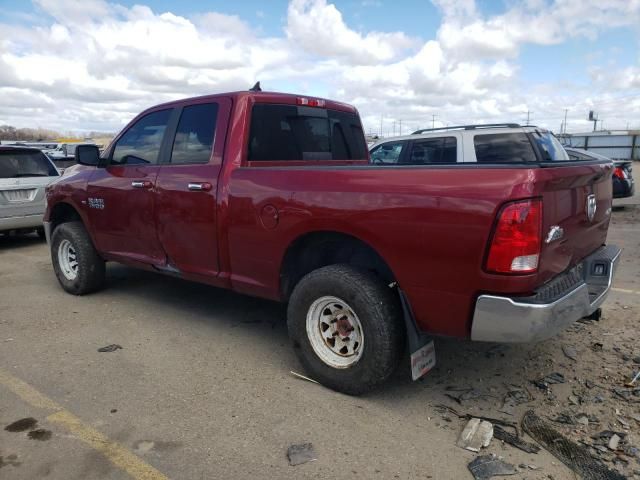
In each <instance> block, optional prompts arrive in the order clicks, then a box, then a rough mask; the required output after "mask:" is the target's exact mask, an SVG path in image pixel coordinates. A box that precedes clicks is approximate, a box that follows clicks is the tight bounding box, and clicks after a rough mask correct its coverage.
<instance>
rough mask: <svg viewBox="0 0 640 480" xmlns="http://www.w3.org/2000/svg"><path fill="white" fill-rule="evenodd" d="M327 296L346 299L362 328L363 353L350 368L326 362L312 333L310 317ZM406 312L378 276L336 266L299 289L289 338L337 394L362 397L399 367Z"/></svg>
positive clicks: (316, 375) (304, 280)
mask: <svg viewBox="0 0 640 480" xmlns="http://www.w3.org/2000/svg"><path fill="white" fill-rule="evenodd" d="M325 296H335V297H337V298H339V299H342V300H344V301H345V302H346V303H347V304H348V306H349V307H350V308H351V310H353V312H354V313H355V314H356V315H357V317H358V319H359V321H360V323H361V325H362V334H363V345H364V347H363V351H362V353H361V356H360V358H359V360H357V361H356V362H355V363H354V364H352V365H350V366H347V367H335V366H332V365H330V364H329V363H326V362H325V361H324V360H322V359H321V358H320V357H319V356H318V355H317V354H316V352H315V351H314V349H313V346H312V344H311V341H310V339H309V335H308V334H307V313H308V312H309V310H310V308H311V307H312V305H313V303H314V302H315V301H316V300H318V299H321V298H322V297H325ZM401 312H402V309H401V307H400V302H399V299H398V296H397V295H396V294H395V292H394V291H393V290H392V289H390V288H389V287H388V286H387V285H386V284H385V283H384V282H383V281H382V280H381V279H379V278H378V277H376V276H375V275H373V274H372V273H369V272H366V271H363V270H360V269H357V268H354V267H352V266H350V265H330V266H328V267H323V268H320V269H318V270H315V271H313V272H311V273H309V274H308V275H306V276H305V277H304V278H302V280H300V282H299V283H298V284H297V285H296V287H295V289H294V290H293V293H292V294H291V298H290V299H289V307H288V311H287V325H288V328H289V337H290V338H291V342H292V344H293V347H294V350H295V352H296V354H297V355H298V358H299V359H300V362H302V364H303V366H304V368H305V369H306V370H307V372H308V373H309V375H310V377H311V378H313V379H314V380H317V381H318V382H320V383H321V384H323V385H325V386H327V387H329V388H331V389H333V390H336V391H339V392H343V393H346V394H349V395H360V394H363V393H366V392H369V391H371V390H373V389H374V388H376V387H377V386H379V385H380V384H382V383H384V382H385V381H386V380H387V379H388V378H389V377H390V376H391V375H392V374H393V372H394V371H395V370H396V368H397V366H398V363H399V361H400V358H401V356H402V353H403V350H404V338H405V331H404V324H403V322H402V316H401V315H402V313H401Z"/></svg>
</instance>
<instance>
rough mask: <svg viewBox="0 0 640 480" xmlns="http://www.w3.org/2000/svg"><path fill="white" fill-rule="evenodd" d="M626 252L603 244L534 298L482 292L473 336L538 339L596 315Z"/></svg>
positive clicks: (501, 339) (494, 339) (516, 340)
mask: <svg viewBox="0 0 640 480" xmlns="http://www.w3.org/2000/svg"><path fill="white" fill-rule="evenodd" d="M620 252H621V250H620V249H619V248H618V247H616V246H614V245H608V246H606V247H602V248H599V249H598V250H596V251H595V252H594V253H592V254H591V255H589V256H588V257H587V258H585V259H584V260H583V261H582V262H581V263H580V264H579V265H577V266H576V267H574V268H573V269H571V270H570V271H569V272H566V273H565V274H562V275H559V276H558V277H556V278H555V279H553V280H552V281H551V282H549V283H548V284H546V285H545V286H543V287H542V288H541V289H540V291H538V292H536V294H535V295H533V296H531V297H515V298H510V297H500V296H496V295H480V296H479V297H478V300H477V301H476V308H475V312H474V315H473V324H472V326H471V339H472V340H476V341H485V342H504V343H522V342H536V341H540V340H544V339H546V338H549V337H552V336H554V335H555V334H557V333H559V332H561V331H562V330H564V329H565V328H566V327H568V326H569V325H570V324H571V323H573V322H575V321H576V320H579V319H580V318H582V317H586V316H588V315H590V314H592V313H593V312H594V311H595V310H596V309H598V308H599V307H600V305H602V303H603V302H604V300H605V299H606V297H607V294H608V293H609V290H610V289H611V283H612V281H613V275H614V274H615V270H616V267H617V265H618V262H619V260H620Z"/></svg>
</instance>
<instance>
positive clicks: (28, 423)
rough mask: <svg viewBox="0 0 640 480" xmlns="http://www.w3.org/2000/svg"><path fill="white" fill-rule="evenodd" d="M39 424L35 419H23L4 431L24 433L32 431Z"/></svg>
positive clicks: (11, 424)
mask: <svg viewBox="0 0 640 480" xmlns="http://www.w3.org/2000/svg"><path fill="white" fill-rule="evenodd" d="M37 424H38V421H37V420H36V419H35V418H33V417H27V418H21V419H20V420H16V421H15V422H13V423H10V424H9V425H7V426H6V427H4V429H5V430H6V431H7V432H24V431H26V430H31V429H32V428H33V427H35V426H36V425H37Z"/></svg>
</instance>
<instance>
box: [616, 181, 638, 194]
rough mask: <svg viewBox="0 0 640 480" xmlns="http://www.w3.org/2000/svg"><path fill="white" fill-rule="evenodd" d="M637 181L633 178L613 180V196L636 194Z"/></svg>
mask: <svg viewBox="0 0 640 480" xmlns="http://www.w3.org/2000/svg"><path fill="white" fill-rule="evenodd" d="M635 190H636V188H635V182H634V181H633V179H629V178H628V179H625V180H618V181H617V182H616V181H614V182H613V198H627V197H633V195H635Z"/></svg>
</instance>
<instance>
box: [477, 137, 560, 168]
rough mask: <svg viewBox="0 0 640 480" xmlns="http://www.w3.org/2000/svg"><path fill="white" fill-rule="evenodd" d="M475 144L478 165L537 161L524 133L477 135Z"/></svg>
mask: <svg viewBox="0 0 640 480" xmlns="http://www.w3.org/2000/svg"><path fill="white" fill-rule="evenodd" d="M473 144H474V145H475V149H476V159H477V161H478V163H522V162H535V161H536V160H537V159H536V154H535V151H534V150H533V145H531V142H530V141H529V137H528V136H527V134H526V133H524V132H515V133H491V134H486V135H476V136H475V137H473ZM560 148H562V147H560ZM565 155H566V154H565Z"/></svg>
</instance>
